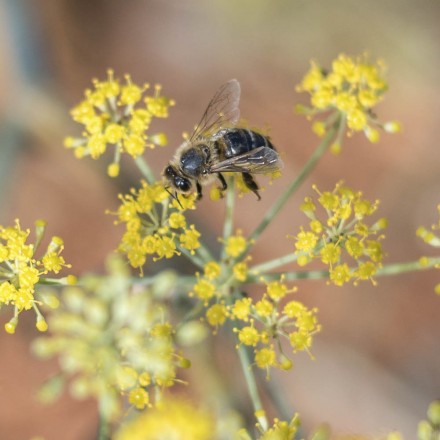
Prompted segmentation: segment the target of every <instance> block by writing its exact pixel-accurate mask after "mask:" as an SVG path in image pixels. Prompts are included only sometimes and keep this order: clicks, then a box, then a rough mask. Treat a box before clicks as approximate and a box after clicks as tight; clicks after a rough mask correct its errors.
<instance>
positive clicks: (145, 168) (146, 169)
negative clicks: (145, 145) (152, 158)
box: [134, 156, 156, 184]
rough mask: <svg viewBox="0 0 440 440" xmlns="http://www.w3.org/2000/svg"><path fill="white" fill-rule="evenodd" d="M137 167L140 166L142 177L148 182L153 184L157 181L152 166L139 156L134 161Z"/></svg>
mask: <svg viewBox="0 0 440 440" xmlns="http://www.w3.org/2000/svg"><path fill="white" fill-rule="evenodd" d="M134 161H135V163H136V165H137V166H138V168H139V170H140V172H141V173H142V175H143V176H144V177H145V179H147V182H148V183H150V184H152V183H154V182H155V181H156V179H155V177H154V174H153V171H152V170H151V168H150V166H149V165H148V163H147V161H146V160H145V159H144V158H143V157H142V156H138V157H136V159H135V160H134Z"/></svg>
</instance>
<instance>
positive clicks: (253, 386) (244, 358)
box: [238, 345, 269, 431]
mask: <svg viewBox="0 0 440 440" xmlns="http://www.w3.org/2000/svg"><path fill="white" fill-rule="evenodd" d="M238 356H239V358H240V363H241V367H242V370H243V374H244V378H245V380H246V385H247V387H248V390H249V395H250V397H251V401H252V405H253V407H254V412H255V417H256V418H257V420H258V422H259V423H260V425H261V427H262V428H263V430H264V431H266V430H267V429H268V427H269V423H268V421H267V417H266V415H265V412H264V409H263V405H262V403H261V399H260V396H259V394H258V387H257V382H256V380H255V376H254V372H253V371H252V366H251V363H250V359H249V354H248V351H247V348H246V347H245V346H244V345H240V346H239V347H238Z"/></svg>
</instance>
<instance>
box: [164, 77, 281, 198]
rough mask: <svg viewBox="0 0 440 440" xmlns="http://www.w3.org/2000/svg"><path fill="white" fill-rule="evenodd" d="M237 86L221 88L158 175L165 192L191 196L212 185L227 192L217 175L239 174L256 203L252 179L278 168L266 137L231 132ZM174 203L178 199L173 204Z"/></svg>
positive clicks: (235, 115)
mask: <svg viewBox="0 0 440 440" xmlns="http://www.w3.org/2000/svg"><path fill="white" fill-rule="evenodd" d="M239 101H240V83H239V82H238V81H237V80H236V79H232V80H230V81H228V82H227V83H225V84H223V85H222V86H221V87H220V88H219V89H218V91H217V92H216V94H215V95H214V97H213V98H212V99H211V101H210V102H209V104H208V107H207V108H206V110H205V113H204V114H203V116H202V118H201V120H200V122H199V123H198V124H197V125H196V127H195V129H194V132H193V133H192V135H191V136H190V137H189V138H188V139H187V140H186V141H185V142H183V144H182V145H180V147H178V148H177V150H176V153H175V155H174V157H173V159H172V160H171V161H170V163H169V164H168V166H167V167H166V168H165V169H164V171H163V173H162V175H163V178H164V182H165V188H166V189H167V191H168V192H170V191H169V188H172V189H173V190H174V194H172V193H171V192H170V194H172V195H173V197H174V198H176V199H177V196H178V194H183V195H189V194H190V193H192V192H193V191H194V190H195V191H197V200H199V199H201V198H202V187H203V186H205V185H208V184H211V183H212V182H213V181H215V180H216V179H217V180H218V181H219V182H220V188H219V189H220V191H221V192H223V191H225V190H226V189H227V183H226V180H225V178H224V176H223V175H222V173H223V172H232V173H241V175H242V177H243V182H244V184H245V185H246V186H247V188H249V189H250V190H251V191H252V192H254V194H255V195H256V196H257V197H258V200H260V199H261V197H260V194H259V192H258V189H259V187H258V185H257V183H256V181H255V180H254V178H253V176H252V175H253V174H264V173H271V172H274V171H277V170H279V169H280V168H281V167H282V161H281V159H280V157H279V155H278V153H277V152H276V150H275V147H274V146H273V145H272V143H271V141H270V139H269V138H268V137H267V136H263V135H262V134H260V133H257V132H255V131H253V130H249V129H246V128H239V127H235V125H236V124H237V122H238V119H239V116H240V111H239V108H238V104H239ZM177 200H178V199H177Z"/></svg>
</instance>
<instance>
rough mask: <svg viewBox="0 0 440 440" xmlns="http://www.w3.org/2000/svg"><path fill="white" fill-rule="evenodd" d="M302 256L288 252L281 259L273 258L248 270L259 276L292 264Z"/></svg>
mask: <svg viewBox="0 0 440 440" xmlns="http://www.w3.org/2000/svg"><path fill="white" fill-rule="evenodd" d="M301 255H302V254H295V253H294V252H290V253H289V254H287V255H284V256H283V257H279V258H275V259H273V260H270V261H266V262H265V263H261V264H258V265H256V266H253V267H251V268H249V272H250V273H256V274H260V273H262V272H269V271H270V270H273V269H276V268H277V267H280V266H284V265H285V264H287V263H293V262H294V261H296V260H297V259H298V257H300V256H301Z"/></svg>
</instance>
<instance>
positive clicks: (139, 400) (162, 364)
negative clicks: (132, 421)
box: [34, 259, 189, 420]
mask: <svg viewBox="0 0 440 440" xmlns="http://www.w3.org/2000/svg"><path fill="white" fill-rule="evenodd" d="M109 268H110V272H111V273H110V275H109V276H102V277H99V276H90V277H84V278H83V279H81V283H80V284H81V286H83V287H81V288H80V287H76V286H75V287H67V288H65V290H64V291H63V293H62V305H61V306H60V308H59V309H58V311H57V313H56V314H53V315H52V316H50V317H49V324H50V328H51V330H52V333H53V335H51V336H46V337H40V338H39V339H37V340H36V341H35V344H34V351H35V353H36V354H37V355H38V356H40V357H44V358H49V357H54V356H57V357H58V359H59V364H60V367H61V371H62V376H63V377H64V378H65V379H68V378H71V383H70V392H71V394H72V395H73V397H75V398H78V399H82V398H87V397H94V398H95V399H96V400H97V401H98V404H99V408H100V413H101V415H102V416H103V417H105V418H106V420H115V418H117V417H118V416H120V415H121V412H122V410H123V405H122V402H121V395H123V396H125V397H126V398H127V400H128V402H129V403H130V404H131V405H132V406H133V407H135V408H137V409H144V408H145V407H147V406H150V405H152V404H154V399H153V397H152V396H155V398H156V399H158V398H159V396H160V395H161V393H162V390H163V389H164V388H168V387H171V386H172V385H173V384H174V383H175V381H176V374H177V368H178V367H182V368H186V367H188V366H189V361H188V360H186V359H185V358H183V357H182V355H181V354H179V353H178V352H177V351H176V348H175V345H174V333H175V331H174V328H173V326H172V325H171V323H170V319H169V316H168V313H167V308H166V307H165V305H164V304H163V303H162V302H161V301H160V300H159V299H158V297H159V296H163V294H162V293H160V289H161V288H162V287H163V285H164V284H165V285H166V288H167V290H169V288H170V285H169V284H170V283H168V282H165V283H164V280H163V277H159V276H158V277H157V278H153V279H152V286H151V287H150V288H148V289H147V288H141V287H139V286H137V287H136V286H134V285H133V284H132V282H131V279H130V274H129V273H128V272H127V268H126V266H125V265H124V263H123V262H122V261H120V260H119V259H113V260H110V264H109ZM173 279H174V278H173ZM165 281H166V280H165ZM159 283H160V284H161V285H162V287H161V286H160V285H159ZM55 388H56V387H55V386H54V384H53V382H49V383H48V384H47V385H46V388H45V389H43V392H42V393H43V395H45V396H49V398H50V397H51V392H53V391H54V389H55ZM53 397H56V396H53ZM159 400H160V399H159Z"/></svg>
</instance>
